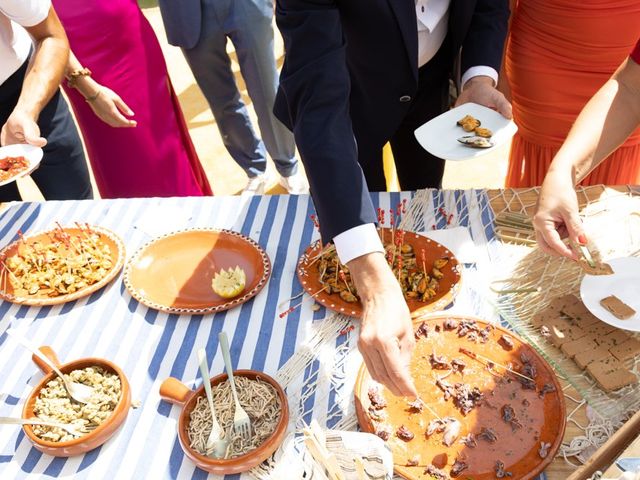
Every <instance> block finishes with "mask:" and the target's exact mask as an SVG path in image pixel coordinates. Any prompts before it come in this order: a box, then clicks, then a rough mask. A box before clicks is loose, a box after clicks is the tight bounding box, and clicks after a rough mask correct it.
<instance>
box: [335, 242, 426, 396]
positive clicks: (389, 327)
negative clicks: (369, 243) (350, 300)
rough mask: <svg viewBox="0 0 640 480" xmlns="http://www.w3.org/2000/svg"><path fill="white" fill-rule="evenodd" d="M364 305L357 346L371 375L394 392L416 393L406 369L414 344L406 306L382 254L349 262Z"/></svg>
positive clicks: (403, 393)
mask: <svg viewBox="0 0 640 480" xmlns="http://www.w3.org/2000/svg"><path fill="white" fill-rule="evenodd" d="M348 266H349V271H350V272H351V278H352V279H353V281H354V283H355V286H356V289H357V290H358V294H359V295H360V298H361V299H362V304H363V307H364V309H363V310H364V311H363V316H362V325H361V328H360V339H359V340H358V348H359V349H360V353H361V354H362V357H363V358H364V362H365V364H366V365H367V369H368V370H369V373H370V374H371V377H372V378H373V379H374V380H376V381H378V382H380V383H382V384H384V385H385V386H386V387H387V388H388V389H389V390H391V392H392V393H393V394H394V395H398V396H412V397H415V396H416V395H417V391H416V387H415V385H414V383H413V379H412V378H411V375H410V372H409V363H410V362H411V354H412V352H413V349H414V347H415V339H414V336H413V324H412V322H411V316H410V314H409V308H408V307H407V303H406V302H405V300H404V296H403V295H402V290H401V289H400V285H399V284H398V282H397V281H396V279H395V277H394V276H393V273H392V272H391V269H390V268H389V265H388V264H387V261H386V260H385V258H384V254H382V253H370V254H367V255H364V256H362V257H359V258H356V259H354V260H352V261H350V262H349V264H348Z"/></svg>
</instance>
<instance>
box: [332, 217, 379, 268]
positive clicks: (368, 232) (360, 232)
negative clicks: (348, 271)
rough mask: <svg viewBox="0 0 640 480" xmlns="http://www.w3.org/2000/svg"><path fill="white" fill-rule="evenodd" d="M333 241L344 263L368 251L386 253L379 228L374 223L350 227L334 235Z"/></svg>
mask: <svg viewBox="0 0 640 480" xmlns="http://www.w3.org/2000/svg"><path fill="white" fill-rule="evenodd" d="M333 243H334V244H335V246H336V251H337V252H338V258H339V259H340V262H342V264H343V265H346V264H347V263H348V262H350V261H351V260H353V259H354V258H358V257H361V256H362V255H366V254H367V253H373V252H382V253H384V248H383V247H382V242H381V241H380V236H379V235H378V230H377V229H376V226H375V225H374V224H373V223H365V224H363V225H358V226H357V227H353V228H350V229H349V230H346V231H344V232H342V233H340V234H339V235H336V236H335V237H333Z"/></svg>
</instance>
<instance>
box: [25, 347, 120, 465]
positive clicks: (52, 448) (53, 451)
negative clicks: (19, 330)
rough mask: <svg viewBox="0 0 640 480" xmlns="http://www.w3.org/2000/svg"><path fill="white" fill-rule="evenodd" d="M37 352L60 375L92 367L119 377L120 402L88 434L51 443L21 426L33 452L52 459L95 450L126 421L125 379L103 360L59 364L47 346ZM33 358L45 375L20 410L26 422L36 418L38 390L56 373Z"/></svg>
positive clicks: (113, 365)
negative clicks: (54, 367) (51, 456)
mask: <svg viewBox="0 0 640 480" xmlns="http://www.w3.org/2000/svg"><path fill="white" fill-rule="evenodd" d="M40 351H41V352H42V353H43V354H44V355H46V356H47V358H49V360H51V361H52V362H53V363H54V365H56V366H57V367H58V368H59V369H60V371H62V373H65V374H67V373H70V372H71V371H73V370H78V369H81V368H86V367H93V366H97V367H102V368H104V369H105V370H107V371H109V372H112V373H115V374H116V375H118V378H120V385H121V394H120V401H119V402H118V404H117V405H116V408H115V410H114V411H113V412H112V413H111V416H109V418H107V419H106V420H105V421H104V422H103V423H102V424H101V425H100V426H99V427H98V428H96V429H95V430H94V431H92V432H91V433H88V434H87V435H83V436H82V437H79V438H76V439H75V440H70V441H68V442H50V441H47V440H42V439H40V438H38V437H37V436H36V435H35V434H34V433H33V429H32V427H31V426H29V425H24V426H23V427H22V428H23V429H24V433H25V434H26V435H27V438H28V439H29V440H31V442H32V443H33V445H34V447H36V449H38V450H40V451H41V452H42V453H46V454H47V455H53V456H55V457H70V456H73V455H81V454H83V453H86V452H89V451H91V450H93V449H94V448H98V447H99V446H100V445H102V444H103V443H105V442H106V441H107V440H109V438H111V436H112V435H113V434H114V433H115V432H116V431H117V430H118V429H119V428H120V426H121V425H122V424H123V423H124V421H125V419H126V418H127V415H128V413H129V409H130V407H131V388H130V387H129V382H128V380H127V377H126V376H125V374H124V372H123V371H122V370H121V369H120V368H119V367H118V366H117V365H115V364H114V363H111V362H110V361H108V360H104V359H102V358H82V359H80V360H75V361H73V362H69V363H65V364H64V365H61V364H60V361H59V360H58V357H57V356H56V354H55V352H54V351H53V350H52V349H51V348H50V347H40ZM32 359H33V362H34V363H35V364H36V365H38V367H39V368H40V370H42V372H43V373H44V374H45V376H44V378H43V379H42V380H40V382H39V383H38V385H37V386H36V387H35V388H34V389H33V391H32V392H31V395H29V398H27V402H26V403H25V405H24V408H23V409H22V418H25V419H29V418H33V417H35V414H34V413H33V407H34V405H35V402H36V398H38V395H39V394H40V390H42V388H43V387H44V386H45V385H46V384H47V383H49V382H50V381H51V380H53V379H54V378H56V377H57V375H56V373H54V372H53V371H52V370H51V368H50V367H49V366H48V365H47V364H46V363H44V362H43V361H42V360H41V359H39V358H38V357H36V356H35V355H34V356H33V357H32Z"/></svg>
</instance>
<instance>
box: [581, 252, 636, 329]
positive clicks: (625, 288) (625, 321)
mask: <svg viewBox="0 0 640 480" xmlns="http://www.w3.org/2000/svg"><path fill="white" fill-rule="evenodd" d="M607 263H608V264H609V265H611V268H613V274H612V275H585V276H584V278H583V279H582V283H581V285H580V296H581V297H582V301H583V302H584V304H585V306H586V307H587V308H588V309H589V311H590V312H591V313H593V314H594V315H595V316H596V317H598V318H599V319H600V320H602V321H603V322H606V323H608V324H609V325H611V326H613V327H617V328H622V329H624V330H631V331H633V332H640V258H638V257H626V258H615V259H613V260H610V261H608V262H607Z"/></svg>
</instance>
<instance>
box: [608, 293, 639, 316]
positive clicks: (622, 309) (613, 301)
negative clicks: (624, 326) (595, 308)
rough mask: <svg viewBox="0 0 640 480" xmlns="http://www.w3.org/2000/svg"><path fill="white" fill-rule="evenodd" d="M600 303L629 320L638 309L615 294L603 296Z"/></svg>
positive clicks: (614, 313)
mask: <svg viewBox="0 0 640 480" xmlns="http://www.w3.org/2000/svg"><path fill="white" fill-rule="evenodd" d="M600 305H602V306H603V307H604V308H605V309H606V310H607V311H609V312H610V313H611V314H612V315H613V316H614V317H616V318H618V319H620V320H628V319H630V318H631V317H633V316H634V315H635V314H636V311H635V310H634V309H633V308H631V307H630V306H629V305H627V304H626V303H624V302H623V301H622V300H620V299H619V298H618V297H616V296H615V295H609V296H608V297H606V298H603V299H602V300H600Z"/></svg>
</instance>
